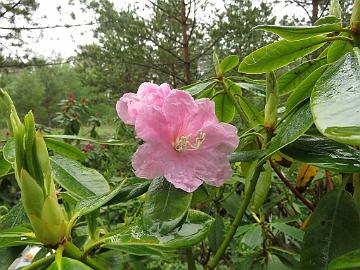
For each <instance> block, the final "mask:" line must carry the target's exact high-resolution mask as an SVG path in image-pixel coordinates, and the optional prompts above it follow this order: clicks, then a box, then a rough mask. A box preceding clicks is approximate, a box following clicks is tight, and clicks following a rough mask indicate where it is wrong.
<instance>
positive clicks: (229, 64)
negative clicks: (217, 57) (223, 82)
mask: <svg viewBox="0 0 360 270" xmlns="http://www.w3.org/2000/svg"><path fill="white" fill-rule="evenodd" d="M238 64H239V56H237V55H228V56H226V57H225V58H224V59H223V60H222V61H221V63H220V72H221V74H225V73H226V72H228V71H230V70H232V69H233V68H234V67H236V66H237V65H238Z"/></svg>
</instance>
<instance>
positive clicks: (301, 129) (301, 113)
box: [263, 102, 313, 160]
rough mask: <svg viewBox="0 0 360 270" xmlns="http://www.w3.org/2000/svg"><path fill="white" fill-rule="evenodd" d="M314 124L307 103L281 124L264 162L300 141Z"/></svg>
mask: <svg viewBox="0 0 360 270" xmlns="http://www.w3.org/2000/svg"><path fill="white" fill-rule="evenodd" d="M312 123H313V119H312V115H311V111H310V105H309V102H305V103H303V104H302V105H301V106H299V108H298V109H297V110H296V111H295V112H294V113H293V114H292V115H290V116H288V118H286V119H285V120H284V121H283V122H281V124H279V126H278V127H277V129H276V132H275V136H274V137H273V138H272V140H271V141H270V145H269V147H268V150H267V154H266V155H265V157H264V158H263V160H265V159H267V158H268V157H270V156H271V155H272V154H274V153H275V152H276V151H278V150H280V149H281V148H283V147H284V146H286V145H288V144H290V143H292V142H293V141H295V140H296V139H298V138H299V137H300V136H301V135H302V134H304V133H305V131H307V130H308V129H309V128H310V127H311V125H312Z"/></svg>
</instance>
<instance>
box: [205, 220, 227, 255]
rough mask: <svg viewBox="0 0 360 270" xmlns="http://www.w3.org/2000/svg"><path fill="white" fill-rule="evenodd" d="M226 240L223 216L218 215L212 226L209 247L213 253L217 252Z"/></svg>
mask: <svg viewBox="0 0 360 270" xmlns="http://www.w3.org/2000/svg"><path fill="white" fill-rule="evenodd" d="M224 238H225V226H224V220H223V218H222V216H221V215H219V214H216V217H215V222H214V223H213V225H212V226H211V229H210V232H209V235H208V239H209V246H210V249H211V250H212V251H213V252H216V251H217V250H218V248H219V247H220V245H221V243H222V242H223V240H224Z"/></svg>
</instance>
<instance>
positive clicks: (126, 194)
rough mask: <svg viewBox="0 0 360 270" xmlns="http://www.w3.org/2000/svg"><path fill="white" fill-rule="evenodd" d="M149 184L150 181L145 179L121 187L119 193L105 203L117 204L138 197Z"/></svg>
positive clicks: (145, 190) (144, 191)
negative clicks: (144, 180) (141, 181)
mask: <svg viewBox="0 0 360 270" xmlns="http://www.w3.org/2000/svg"><path fill="white" fill-rule="evenodd" d="M149 186H150V182H148V181H146V182H144V183H137V184H133V185H128V186H126V187H123V188H122V189H121V190H120V191H119V193H118V194H116V195H115V197H114V198H112V199H111V200H110V201H109V202H107V203H106V204H105V205H112V204H118V203H121V202H126V201H129V200H131V199H134V198H136V197H139V196H141V195H143V194H144V193H146V192H147V191H148V189H149Z"/></svg>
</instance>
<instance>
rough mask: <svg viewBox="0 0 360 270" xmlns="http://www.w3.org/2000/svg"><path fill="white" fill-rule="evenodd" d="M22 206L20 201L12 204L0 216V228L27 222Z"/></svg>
mask: <svg viewBox="0 0 360 270" xmlns="http://www.w3.org/2000/svg"><path fill="white" fill-rule="evenodd" d="M29 223H30V222H29V219H28V218H27V216H26V213H25V210H24V207H23V205H22V203H21V201H20V202H19V203H18V204H16V205H15V206H13V207H12V208H11V209H10V211H9V212H7V213H6V214H5V215H3V216H1V218H0V230H4V229H11V228H14V227H16V226H20V225H24V224H29Z"/></svg>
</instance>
